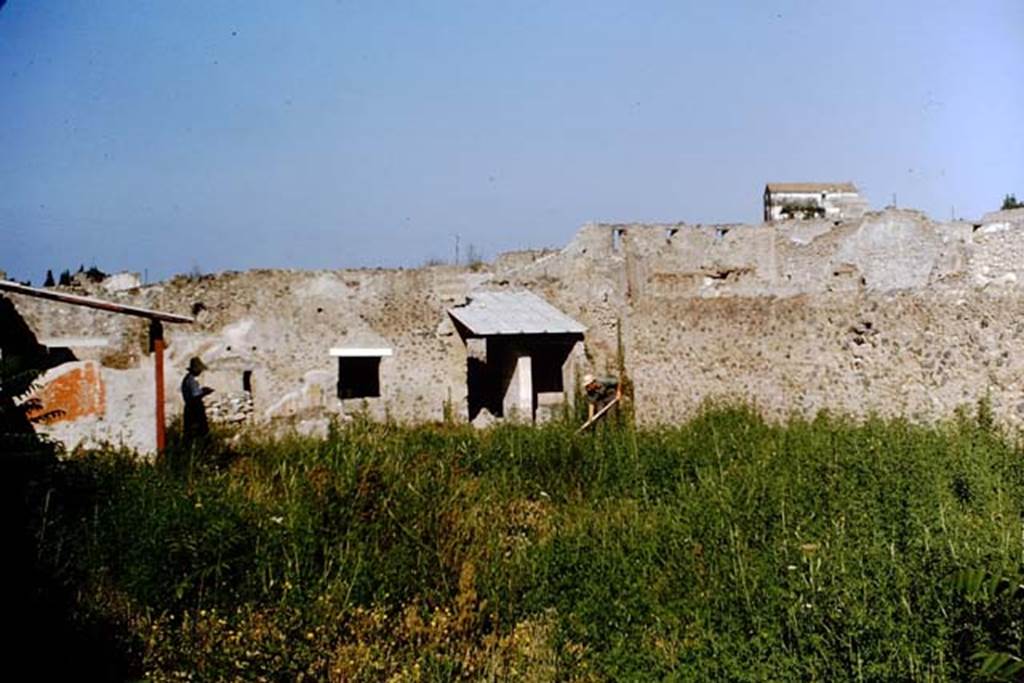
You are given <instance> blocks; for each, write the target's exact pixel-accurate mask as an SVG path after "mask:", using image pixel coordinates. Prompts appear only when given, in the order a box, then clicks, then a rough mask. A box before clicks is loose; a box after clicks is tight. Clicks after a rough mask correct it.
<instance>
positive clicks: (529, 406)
mask: <svg viewBox="0 0 1024 683" xmlns="http://www.w3.org/2000/svg"><path fill="white" fill-rule="evenodd" d="M502 408H503V412H504V414H505V417H506V418H513V419H519V420H533V359H532V358H531V357H530V356H518V357H517V358H516V360H515V369H514V370H513V371H512V379H511V380H510V381H509V383H508V387H507V388H506V389H505V398H504V399H503V401H502Z"/></svg>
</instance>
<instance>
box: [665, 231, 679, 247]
mask: <svg viewBox="0 0 1024 683" xmlns="http://www.w3.org/2000/svg"><path fill="white" fill-rule="evenodd" d="M677 232H679V228H665V243H666V244H672V238H673V237H675V236H676V233H677Z"/></svg>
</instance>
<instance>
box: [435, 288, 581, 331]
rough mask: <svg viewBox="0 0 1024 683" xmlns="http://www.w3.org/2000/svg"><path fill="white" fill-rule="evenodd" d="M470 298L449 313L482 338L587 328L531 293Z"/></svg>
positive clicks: (476, 295) (493, 294) (507, 293)
mask: <svg viewBox="0 0 1024 683" xmlns="http://www.w3.org/2000/svg"><path fill="white" fill-rule="evenodd" d="M467 298H468V301H467V302H466V304H464V305H462V306H456V307H454V308H449V309H448V314H449V315H450V316H451V317H452V318H454V319H455V320H457V321H458V322H460V323H461V324H463V325H465V326H466V328H468V329H469V331H470V332H472V333H473V334H475V335H479V336H481V337H490V336H493V335H501V334H583V332H585V331H586V329H587V328H586V327H584V326H583V325H581V324H580V323H578V322H576V321H575V320H573V319H572V318H570V317H569V316H567V315H566V314H564V313H562V312H561V311H560V310H558V309H557V308H555V307H554V306H552V305H551V304H549V303H548V302H547V301H545V300H544V299H542V298H540V297H539V296H537V295H536V294H533V293H531V292H526V291H516V292H475V293H473V294H470V295H469V297H467Z"/></svg>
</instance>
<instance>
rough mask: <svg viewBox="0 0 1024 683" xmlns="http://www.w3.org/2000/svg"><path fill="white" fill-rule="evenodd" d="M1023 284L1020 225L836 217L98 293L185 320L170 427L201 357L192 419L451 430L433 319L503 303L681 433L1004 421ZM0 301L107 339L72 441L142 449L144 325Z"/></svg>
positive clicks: (451, 385)
mask: <svg viewBox="0 0 1024 683" xmlns="http://www.w3.org/2000/svg"><path fill="white" fill-rule="evenodd" d="M1022 270H1024V211H1011V212H999V213H998V214H992V215H989V216H986V217H985V218H984V219H982V220H981V221H979V222H977V223H972V222H965V221H953V222H934V221H931V220H929V219H928V218H927V217H926V216H924V215H923V214H921V213H919V212H916V211H910V210H886V211H883V212H872V213H868V214H866V215H865V216H864V217H862V218H859V219H856V220H847V221H833V220H794V221H780V222H772V223H766V224H760V225H732V224H729V225H707V226H705V225H689V224H684V223H678V224H663V225H641V224H614V225H612V224H591V225H587V226H584V227H583V228H582V229H581V230H580V231H579V232H578V233H577V235H576V237H575V238H574V239H573V240H572V241H571V242H570V243H569V244H568V245H566V247H565V248H564V249H562V250H560V251H547V250H538V251H527V252H516V253H514V254H509V255H505V256H503V257H499V258H498V259H497V260H496V261H495V262H494V263H493V264H483V265H480V264H476V265H474V267H473V268H456V267H452V266H433V267H427V268H420V269H411V270H385V269H373V270H339V271H317V272H297V271H269V270H255V271H248V272H242V273H237V272H228V273H221V274H218V275H208V276H200V277H178V278H175V279H172V280H169V281H167V282H163V283H159V284H154V285H148V286H143V287H136V288H131V289H127V290H123V291H108V290H102V291H100V290H98V291H97V292H96V293H97V295H100V296H104V297H106V298H108V299H113V300H116V301H121V302H124V303H129V304H134V305H139V306H145V307H149V308H155V309H158V310H164V311H170V312H175V313H184V314H194V315H195V317H196V323H195V324H193V325H172V324H168V325H166V326H165V334H166V337H167V340H168V351H167V377H168V384H167V392H166V393H167V396H166V398H167V401H168V405H169V409H168V413H169V414H170V415H173V414H174V413H176V412H180V410H181V399H180V397H179V394H178V382H179V381H180V378H181V376H182V375H183V374H184V372H185V368H186V366H187V364H188V360H189V358H191V357H192V356H197V355H198V356H201V357H202V358H203V360H204V362H205V363H206V364H207V365H208V366H209V370H208V372H207V373H206V374H204V375H203V377H202V381H203V382H204V383H205V384H208V385H210V386H212V387H213V388H214V389H215V390H217V393H216V394H215V395H214V397H216V400H215V401H212V403H211V408H213V410H212V411H211V412H212V413H213V414H214V415H215V416H216V417H218V418H219V419H222V420H225V421H229V422H246V421H249V422H263V421H267V420H273V419H276V418H281V417H289V416H294V417H295V418H297V419H314V418H317V419H322V418H323V416H324V415H336V414H339V413H340V414H350V413H352V412H353V411H356V410H359V411H362V410H365V411H368V412H369V413H370V414H371V415H373V416H376V417H378V418H384V417H390V418H393V419H396V420H401V421H423V420H441V419H443V418H444V417H445V416H446V415H447V416H454V417H456V418H459V417H462V418H464V417H465V416H466V414H467V397H466V365H467V363H466V349H465V346H464V344H463V342H462V340H461V339H460V337H459V335H458V334H457V333H456V332H455V330H454V328H453V327H452V325H451V322H450V321H449V320H448V318H447V315H446V310H447V309H448V308H450V307H452V306H454V305H456V304H460V303H462V302H463V301H464V300H465V298H466V296H467V295H468V294H469V293H470V292H472V291H473V290H475V289H478V288H505V287H508V288H525V289H529V290H531V291H533V292H534V293H536V294H538V295H540V296H542V297H544V298H546V299H547V300H548V301H549V302H551V303H552V304H553V305H555V306H557V307H558V308H560V309H561V310H563V311H564V312H565V313H567V314H568V315H570V316H572V317H574V318H576V319H578V320H579V321H580V322H582V323H584V324H585V325H586V326H587V327H588V330H587V334H586V342H585V353H586V361H585V363H586V364H587V365H588V366H589V367H588V368H586V369H592V370H596V371H598V372H614V371H615V370H616V368H617V367H618V363H619V360H620V355H621V356H622V357H623V359H624V361H625V364H626V370H627V372H628V374H629V375H630V378H631V379H632V380H633V384H634V386H635V406H636V411H637V415H638V417H639V418H640V419H641V420H643V421H646V422H654V421H668V422H671V421H676V420H680V419H683V418H685V417H686V416H687V415H689V414H690V413H691V412H692V411H693V410H694V409H695V407H696V406H698V405H699V404H700V402H701V401H703V400H705V399H707V398H710V397H731V398H739V399H743V400H747V401H751V402H753V403H756V404H757V405H758V406H759V407H761V408H762V409H763V410H765V411H766V412H768V413H770V414H774V415H785V414H789V413H792V412H798V413H802V414H813V413H814V412H816V411H818V410H821V409H831V410H838V411H842V412H847V413H851V414H854V415H865V414H868V413H872V412H875V413H881V414H893V415H895V414H899V415H906V416H908V417H912V418H920V419H935V418H941V417H944V416H948V415H950V414H952V412H953V411H954V410H956V409H957V407H958V406H962V405H964V404H970V403H973V402H975V401H977V400H978V399H979V398H981V397H983V396H989V397H990V398H991V400H992V404H993V407H994V410H995V413H996V415H997V416H998V417H1000V418H1001V419H1003V420H1005V421H1007V422H1009V423H1014V424H1021V423H1024V396H1022V393H1021V392H1022V389H1024V385H1022V381H1021V379H1020V378H1021V377H1022V370H1024V364H1022V363H1024V361H1022V358H1024V337H1022V335H1024V322H1022V321H1024V317H1022V316H1021V313H1024V296H1022V289H1021V283H1022V278H1024V272H1022ZM10 298H11V300H12V301H13V302H14V304H15V306H16V308H17V310H18V311H19V313H20V314H21V316H22V317H23V318H24V320H25V321H26V322H27V323H28V325H29V327H30V328H31V329H32V330H33V331H34V332H35V334H36V336H37V337H38V338H40V339H42V338H61V337H74V336H78V337H81V336H82V335H88V336H89V337H103V338H105V339H106V340H107V346H105V347H94V346H93V347H88V348H81V349H76V348H71V351H72V352H73V353H74V355H75V357H76V359H77V360H79V361H95V362H96V363H98V364H99V365H100V367H101V370H102V379H103V382H104V384H105V386H106V410H105V415H104V416H103V417H102V420H105V421H106V422H107V423H108V424H107V425H106V426H104V427H103V428H99V427H97V425H95V424H92V425H85V426H83V428H82V430H83V433H82V434H80V435H78V436H82V438H91V435H97V434H98V435H99V437H102V438H120V439H121V440H122V441H124V442H125V443H126V444H127V445H129V446H133V447H137V448H140V449H141V450H148V449H151V448H152V446H151V444H152V443H153V426H152V425H153V408H152V404H153V391H152V357H151V356H150V355H149V352H148V348H147V347H148V337H147V323H146V321H145V320H141V319H136V318H128V317H124V316H119V315H113V314H109V313H103V312H98V311H94V310H90V309H83V308H76V307H72V306H67V305H62V304H55V303H52V302H44V301H38V300H34V299H28V298H26V297H21V296H11V297H10ZM338 346H363V347H365V346H372V347H381V346H385V347H390V348H391V349H393V352H394V353H393V355H392V356H389V357H385V358H383V359H382V361H381V365H380V385H381V392H382V395H381V397H380V398H371V399H365V400H363V399H352V400H346V401H344V402H340V401H339V400H338V399H337V390H336V383H337V381H338V366H337V359H336V358H332V357H331V356H330V355H329V349H330V348H332V347H338ZM246 372H248V373H250V380H251V389H252V391H251V392H243V380H242V378H243V374H244V373H246ZM211 398H213V397H211ZM92 419H93V420H95V419H96V418H95V416H94V417H93V418H92ZM115 423H116V424H117V425H118V427H117V428H116V429H115V428H113V427H112V425H113V424H115ZM83 424H84V423H83ZM61 429H62V436H63V437H65V438H68V440H69V441H71V442H74V441H75V437H76V434H75V433H73V430H71V431H69V429H70V428H69V427H68V424H67V423H64V424H63V425H62V426H61ZM99 437H98V438H99Z"/></svg>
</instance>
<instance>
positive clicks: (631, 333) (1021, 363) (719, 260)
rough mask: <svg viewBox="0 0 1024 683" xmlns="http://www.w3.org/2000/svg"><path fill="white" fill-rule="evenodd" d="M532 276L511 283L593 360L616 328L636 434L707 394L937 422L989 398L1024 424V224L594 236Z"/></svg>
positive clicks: (674, 229)
mask: <svg viewBox="0 0 1024 683" xmlns="http://www.w3.org/2000/svg"><path fill="white" fill-rule="evenodd" d="M531 268H532V271H529V272H527V271H528V270H529V269H524V270H523V271H521V272H520V273H519V276H520V278H521V280H520V283H521V284H524V285H530V284H533V285H535V286H542V287H545V289H546V294H547V295H548V296H549V297H550V298H551V300H552V302H553V303H555V304H556V305H559V306H562V307H563V308H565V310H567V311H570V312H572V313H575V314H577V315H578V316H579V317H580V319H581V320H582V321H583V322H585V323H587V324H588V325H590V326H591V331H592V334H591V333H588V348H589V349H591V350H598V351H599V354H597V355H599V356H601V358H597V359H596V360H597V361H598V362H599V363H600V362H604V363H606V364H608V365H609V366H611V365H613V363H612V362H611V360H610V358H611V356H612V354H614V350H615V348H616V338H615V336H616V326H617V325H619V324H621V326H622V339H623V347H624V349H625V354H626V358H625V360H626V366H627V371H628V372H629V374H630V377H631V379H632V380H633V382H634V384H635V401H636V410H637V415H638V417H639V418H640V419H641V420H642V421H644V422H648V423H652V422H674V421H678V420H681V419H684V418H685V417H687V416H688V415H690V414H692V412H693V410H694V409H695V408H696V407H697V406H699V404H700V403H701V402H702V401H704V400H705V399H707V398H709V397H724V398H731V399H740V400H744V401H749V402H752V403H754V404H756V405H757V406H759V407H760V408H761V409H762V410H764V411H765V412H767V413H769V414H771V415H775V416H784V415H788V414H792V413H799V414H804V415H813V414H814V413H815V412H817V411H819V410H821V409H826V408H827V409H830V410H836V411H841V412H844V413H849V414H853V415H858V416H863V415H866V414H868V413H877V414H883V415H903V416H907V417H910V418H913V419H923V420H932V419H937V418H942V417H946V416H949V415H951V414H952V413H953V412H954V411H955V410H956V408H957V407H958V406H963V405H972V404H975V403H976V402H977V401H978V400H979V399H981V398H983V397H986V396H988V397H989V398H990V399H991V401H992V405H993V409H994V411H995V413H996V415H997V416H998V417H999V418H1000V419H1002V420H1003V421H1005V422H1007V423H1010V424H1021V423H1024V320H1022V318H1021V313H1022V312H1024V299H1022V296H1021V294H1022V292H1021V288H1020V287H1021V283H1022V282H1024V211H1016V212H1000V213H996V214H989V215H988V216H986V217H985V219H984V220H982V221H980V222H977V223H970V222H963V221H955V222H948V223H935V222H932V221H930V220H928V219H927V218H926V217H925V216H924V215H923V214H921V213H919V212H915V211H908V210H887V211H884V212H875V213H870V214H868V215H866V216H865V217H864V218H863V219H860V220H855V221H845V222H834V221H831V220H828V221H826V220H819V221H805V220H798V221H786V222H777V223H770V224H764V225H753V226H750V225H715V226H707V227H705V226H691V225H683V224H679V225H591V226H587V227H585V228H584V229H583V230H582V231H581V232H580V234H579V235H578V236H577V238H576V240H575V241H574V242H573V243H572V244H570V245H569V246H568V247H567V248H566V250H564V251H563V252H562V253H561V254H559V255H558V256H557V257H550V258H548V259H547V261H539V262H537V263H535V264H533V265H532V267H531ZM545 283H547V284H546V285H545ZM591 292H592V293H594V294H595V296H589V295H588V293H591ZM620 321H621V322H620ZM972 407H973V405H972Z"/></svg>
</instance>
